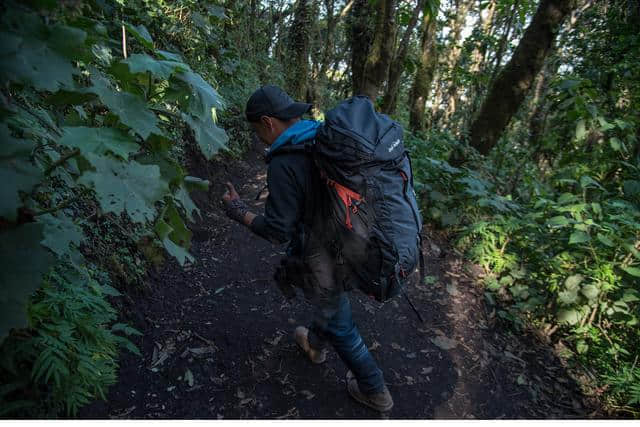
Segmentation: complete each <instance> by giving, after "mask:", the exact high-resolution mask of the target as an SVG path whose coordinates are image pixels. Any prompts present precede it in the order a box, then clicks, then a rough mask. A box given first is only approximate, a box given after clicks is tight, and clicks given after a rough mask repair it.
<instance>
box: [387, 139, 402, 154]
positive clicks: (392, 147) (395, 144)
mask: <svg viewBox="0 0 640 427" xmlns="http://www.w3.org/2000/svg"><path fill="white" fill-rule="evenodd" d="M398 145H400V139H396V140H395V141H393V143H392V144H391V147H389V152H392V151H393V149H394V148H396V147H397V146H398Z"/></svg>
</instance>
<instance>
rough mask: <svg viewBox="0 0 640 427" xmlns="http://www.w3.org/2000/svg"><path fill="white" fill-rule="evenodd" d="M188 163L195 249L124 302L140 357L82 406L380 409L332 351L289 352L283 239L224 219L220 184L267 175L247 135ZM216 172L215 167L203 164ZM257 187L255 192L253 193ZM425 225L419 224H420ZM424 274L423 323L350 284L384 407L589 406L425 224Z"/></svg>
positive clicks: (273, 411) (432, 413)
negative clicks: (214, 156)
mask: <svg viewBox="0 0 640 427" xmlns="http://www.w3.org/2000/svg"><path fill="white" fill-rule="evenodd" d="M191 169H192V170H191V173H192V174H194V175H196V176H202V177H207V178H208V179H210V180H211V181H212V186H211V189H210V191H209V193H208V194H199V195H196V197H195V199H196V202H197V203H198V205H199V207H200V209H201V211H202V220H201V221H200V222H199V223H198V224H197V225H196V226H194V227H193V229H194V243H193V246H192V249H191V253H192V254H193V255H194V256H195V258H196V260H197V262H196V264H195V265H193V266H192V267H190V268H187V269H184V270H183V269H181V268H180V267H179V266H178V265H177V264H175V263H174V262H173V261H169V262H167V264H166V265H165V266H164V268H163V269H162V270H161V271H159V272H155V273H153V274H152V275H151V277H150V278H149V290H148V291H146V292H144V293H143V294H140V295H138V296H135V297H133V299H132V300H130V301H129V303H128V304H129V306H128V307H126V309H125V311H127V312H128V314H127V316H128V317H129V319H128V320H129V322H130V323H131V324H132V325H133V326H135V327H136V328H138V329H139V330H140V331H141V332H143V334H144V335H143V336H142V337H140V338H139V339H138V340H137V341H136V344H137V345H138V346H139V348H140V350H141V351H142V355H143V357H138V356H134V355H132V354H123V356H122V360H121V368H120V378H119V382H118V384H117V385H115V386H113V387H112V388H111V390H110V393H109V395H108V396H107V397H108V400H107V402H97V403H95V404H93V405H91V406H89V407H87V408H85V409H84V410H83V412H82V414H81V416H83V417H91V418H106V417H111V418H380V414H377V413H375V412H373V411H371V410H369V409H367V408H365V407H362V406H361V405H359V404H357V403H356V402H355V401H353V400H352V399H351V398H350V397H349V395H348V393H347V390H346V387H345V383H344V376H345V372H346V368H345V367H344V365H343V364H342V362H341V361H340V360H339V359H338V357H337V355H336V354H335V353H331V354H330V356H329V358H328V360H327V362H326V363H325V364H324V365H321V366H315V365H311V364H310V362H308V361H307V360H306V359H305V358H303V357H302V355H301V353H300V352H299V351H298V349H297V347H296V345H295V343H294V341H293V338H292V332H293V329H294V328H295V326H297V325H298V324H305V323H306V322H307V320H308V319H309V316H308V315H307V312H308V310H309V307H308V306H307V305H306V303H305V302H304V301H303V300H302V299H298V300H295V301H294V302H292V303H289V302H287V301H286V300H285V299H284V297H283V296H282V295H281V294H280V292H279V290H278V289H277V288H276V286H275V285H274V284H273V283H272V281H271V276H272V272H273V268H274V265H275V264H277V263H278V261H279V259H280V257H281V255H282V251H283V250H284V248H283V247H278V246H272V245H270V244H269V243H268V242H266V241H264V240H262V239H260V238H258V237H256V236H254V235H252V234H251V233H250V232H248V231H247V230H246V229H244V228H243V227H241V226H239V225H238V224H235V223H232V221H230V220H228V219H227V218H226V217H225V216H224V214H223V213H222V211H221V210H220V204H219V196H220V195H221V194H222V192H223V184H224V181H225V180H226V179H230V180H231V181H232V182H233V183H234V184H236V188H238V191H239V192H240V194H241V196H242V197H243V198H244V199H245V200H253V199H254V197H255V195H256V194H257V193H258V191H259V190H260V189H261V188H262V187H263V185H264V181H265V173H266V168H265V165H264V163H263V162H262V160H261V156H260V154H259V147H254V149H253V150H251V151H250V152H249V154H248V155H247V156H246V158H245V159H244V160H242V161H233V162H232V163H228V164H227V165H226V166H225V165H224V164H223V163H220V164H219V165H217V167H216V168H213V167H211V168H210V169H209V168H207V167H206V166H205V164H204V163H198V162H195V161H194V164H192V165H191ZM214 170H215V171H217V172H210V171H214ZM263 202H264V198H263V199H262V200H261V201H258V202H252V203H255V205H256V206H262V204H263ZM425 234H427V233H425ZM425 238H426V239H427V241H428V243H427V244H426V245H425V246H426V260H427V271H428V274H429V275H430V276H433V279H432V280H430V281H431V282H433V283H431V284H419V285H416V286H414V287H412V288H411V289H410V290H409V295H410V297H411V298H412V300H413V302H414V304H415V305H416V306H417V307H418V309H419V310H420V312H421V313H422V316H423V317H424V320H425V322H424V323H421V322H420V321H419V320H418V318H417V317H416V315H415V313H414V312H413V311H412V309H411V307H410V306H409V305H408V303H407V302H406V301H405V300H403V299H400V298H399V299H397V300H394V301H391V302H390V303H387V304H385V305H384V306H380V305H378V304H376V303H375V302H373V301H372V300H370V299H369V298H367V297H365V296H363V295H362V294H360V293H358V292H354V293H352V302H353V310H354V319H355V321H356V323H357V325H358V327H359V329H360V331H361V334H362V335H363V337H364V339H365V341H366V342H367V344H368V345H369V347H370V349H371V350H372V352H373V354H374V356H375V357H376V359H377V360H378V361H379V364H380V366H381V368H382V369H383V371H384V373H385V378H386V381H387V383H388V386H389V389H390V391H391V393H392V395H393V397H394V400H395V406H394V408H393V410H392V411H391V413H390V414H388V415H387V416H388V417H390V418H550V417H554V418H555V417H560V418H576V417H578V418H583V417H589V416H590V415H594V414H595V413H594V412H593V411H594V409H593V408H587V406H586V405H588V404H587V402H586V399H585V398H584V396H582V395H581V394H580V392H579V389H578V387H577V386H576V385H575V383H574V382H573V381H572V380H571V379H569V377H568V375H567V373H566V372H565V370H564V368H563V367H562V365H561V364H560V362H559V361H558V360H557V359H556V358H555V357H554V356H553V354H552V353H551V352H550V351H549V350H548V349H547V348H545V347H544V346H541V345H539V344H537V343H536V342H535V340H534V339H532V338H530V337H526V336H514V335H513V334H511V333H510V332H508V331H506V330H505V329H504V325H502V324H499V323H497V322H496V318H495V315H494V312H493V311H492V309H491V308H490V307H487V306H486V304H485V297H484V294H483V291H482V290H481V288H480V287H479V286H478V285H477V284H476V280H475V275H474V269H473V267H472V266H470V265H469V264H467V263H465V262H464V261H463V260H462V259H461V258H460V257H459V256H458V255H456V254H455V253H454V252H453V251H451V250H449V249H448V247H447V245H446V242H442V241H437V240H434V238H433V236H429V235H425Z"/></svg>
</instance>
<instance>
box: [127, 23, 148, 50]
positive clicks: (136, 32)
mask: <svg viewBox="0 0 640 427" xmlns="http://www.w3.org/2000/svg"><path fill="white" fill-rule="evenodd" d="M124 25H125V27H126V29H127V31H128V32H129V33H130V34H131V35H133V37H134V38H135V39H136V40H138V41H139V42H140V43H141V44H142V45H143V46H144V47H146V48H149V49H153V39H152V38H151V34H149V30H147V28H146V27H145V26H144V25H142V24H141V25H138V26H137V27H134V26H133V25H131V24H129V23H125V24H124Z"/></svg>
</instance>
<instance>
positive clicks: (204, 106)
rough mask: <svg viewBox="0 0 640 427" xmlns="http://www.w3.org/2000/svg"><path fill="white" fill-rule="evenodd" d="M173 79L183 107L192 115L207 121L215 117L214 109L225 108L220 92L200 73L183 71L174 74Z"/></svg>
mask: <svg viewBox="0 0 640 427" xmlns="http://www.w3.org/2000/svg"><path fill="white" fill-rule="evenodd" d="M171 80H172V83H173V85H175V87H176V89H177V90H178V91H179V92H178V93H179V94H180V97H181V98H182V99H181V104H182V106H183V108H186V109H187V112H188V113H190V114H191V115H192V116H195V117H199V118H200V119H201V120H203V121H205V119H208V118H211V117H213V116H212V114H213V111H215V110H217V109H222V108H224V103H223V102H222V98H221V97H220V95H219V94H218V92H217V91H216V90H215V89H214V88H213V87H211V85H210V84H209V83H207V82H206V81H205V80H204V79H203V78H202V76H201V75H200V74H197V73H194V72H192V71H182V72H179V73H176V74H174V75H173V76H172V77H171Z"/></svg>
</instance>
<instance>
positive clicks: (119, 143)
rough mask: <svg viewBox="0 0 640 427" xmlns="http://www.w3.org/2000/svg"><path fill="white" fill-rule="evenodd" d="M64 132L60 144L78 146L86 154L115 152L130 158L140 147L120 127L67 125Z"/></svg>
mask: <svg viewBox="0 0 640 427" xmlns="http://www.w3.org/2000/svg"><path fill="white" fill-rule="evenodd" d="M63 132H64V133H63V135H62V138H60V140H58V144H60V145H64V146H67V147H71V148H78V149H80V152H81V153H82V154H83V155H85V156H86V155H87V154H89V153H95V154H107V153H113V154H115V155H117V156H120V157H122V158H124V159H129V155H130V154H132V153H135V152H136V151H138V150H139V149H140V147H139V146H138V144H136V143H135V142H134V141H133V138H132V137H131V136H130V135H129V134H127V133H126V132H123V131H121V130H119V129H114V128H108V127H100V128H90V127H84V126H77V127H65V128H63Z"/></svg>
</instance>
